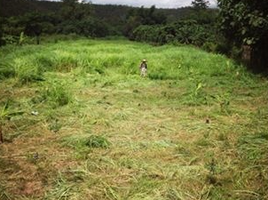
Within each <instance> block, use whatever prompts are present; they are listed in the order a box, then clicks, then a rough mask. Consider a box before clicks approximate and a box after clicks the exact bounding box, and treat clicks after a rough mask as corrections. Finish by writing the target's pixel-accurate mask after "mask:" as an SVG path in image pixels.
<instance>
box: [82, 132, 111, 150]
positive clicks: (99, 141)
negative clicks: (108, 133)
mask: <svg viewBox="0 0 268 200" xmlns="http://www.w3.org/2000/svg"><path fill="white" fill-rule="evenodd" d="M86 146H88V147H90V148H108V147H109V146H110V142H109V141H108V140H107V139H106V138H105V137H103V136H98V135H91V136H90V137H89V138H88V139H87V140H86Z"/></svg>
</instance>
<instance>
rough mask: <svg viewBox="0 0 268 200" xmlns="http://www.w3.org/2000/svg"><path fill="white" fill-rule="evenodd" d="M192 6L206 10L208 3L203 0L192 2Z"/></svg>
mask: <svg viewBox="0 0 268 200" xmlns="http://www.w3.org/2000/svg"><path fill="white" fill-rule="evenodd" d="M192 6H193V7H194V8H196V9H207V8H208V6H209V1H205V0H194V1H192Z"/></svg>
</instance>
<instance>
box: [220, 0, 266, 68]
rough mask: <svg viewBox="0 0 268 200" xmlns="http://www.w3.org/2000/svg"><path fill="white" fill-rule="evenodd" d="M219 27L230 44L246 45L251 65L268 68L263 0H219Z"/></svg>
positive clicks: (264, 5)
mask: <svg viewBox="0 0 268 200" xmlns="http://www.w3.org/2000/svg"><path fill="white" fill-rule="evenodd" d="M219 7H220V17H219V19H220V25H221V26H220V28H221V30H222V32H223V34H224V36H225V37H226V38H227V41H228V42H229V45H230V46H238V47H239V48H241V46H242V45H248V46H249V47H250V48H251V49H252V51H251V56H252V59H251V63H250V64H251V67H252V68H254V69H255V70H258V71H264V70H266V71H267V70H268V65H267V63H268V60H267V57H268V56H267V55H268V54H267V52H268V51H267V45H268V43H267V36H268V5H267V2H266V1H265V0H260V1H250V0H243V1H237V0H219Z"/></svg>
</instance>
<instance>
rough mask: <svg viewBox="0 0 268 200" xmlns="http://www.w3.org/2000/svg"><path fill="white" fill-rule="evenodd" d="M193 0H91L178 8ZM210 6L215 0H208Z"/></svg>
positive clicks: (100, 2)
mask: <svg viewBox="0 0 268 200" xmlns="http://www.w3.org/2000/svg"><path fill="white" fill-rule="evenodd" d="M192 1H193V0H91V2H92V3H93V4H118V5H129V6H135V7H140V6H144V7H151V6H152V5H155V6H156V7H157V8H178V7H184V6H190V5H191V2H192ZM209 2H210V6H211V7H215V6H216V2H217V0H209Z"/></svg>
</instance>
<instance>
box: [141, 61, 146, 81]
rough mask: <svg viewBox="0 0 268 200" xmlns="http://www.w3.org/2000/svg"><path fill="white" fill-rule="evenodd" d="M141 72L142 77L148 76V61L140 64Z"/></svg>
mask: <svg viewBox="0 0 268 200" xmlns="http://www.w3.org/2000/svg"><path fill="white" fill-rule="evenodd" d="M140 72H141V77H145V76H146V75H147V60H146V59H143V60H142V62H141V64H140Z"/></svg>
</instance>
